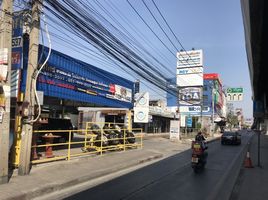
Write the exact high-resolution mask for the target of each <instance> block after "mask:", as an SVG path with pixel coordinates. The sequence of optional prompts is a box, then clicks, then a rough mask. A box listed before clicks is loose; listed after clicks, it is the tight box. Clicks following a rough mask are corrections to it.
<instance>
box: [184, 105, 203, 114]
mask: <svg viewBox="0 0 268 200" xmlns="http://www.w3.org/2000/svg"><path fill="white" fill-rule="evenodd" d="M180 112H181V113H195V112H201V106H180Z"/></svg>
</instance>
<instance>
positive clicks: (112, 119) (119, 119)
mask: <svg viewBox="0 0 268 200" xmlns="http://www.w3.org/2000/svg"><path fill="white" fill-rule="evenodd" d="M124 118H125V115H105V122H106V123H115V124H117V123H119V124H123V123H124Z"/></svg>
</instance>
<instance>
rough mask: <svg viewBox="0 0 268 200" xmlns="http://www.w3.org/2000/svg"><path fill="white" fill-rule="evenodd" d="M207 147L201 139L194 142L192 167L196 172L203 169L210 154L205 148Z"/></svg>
mask: <svg viewBox="0 0 268 200" xmlns="http://www.w3.org/2000/svg"><path fill="white" fill-rule="evenodd" d="M203 145H204V146H203ZM207 148H208V147H207V145H206V144H205V143H204V144H202V142H200V141H193V142H192V168H193V170H194V172H195V173H198V172H200V171H201V170H203V169H204V167H205V165H206V162H207V156H208V154H207V152H206V151H205V150H206V149H207Z"/></svg>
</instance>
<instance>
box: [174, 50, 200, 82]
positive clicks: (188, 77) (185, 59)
mask: <svg viewBox="0 0 268 200" xmlns="http://www.w3.org/2000/svg"><path fill="white" fill-rule="evenodd" d="M177 58H178V59H177V73H176V74H177V77H176V78H177V81H176V82H177V86H178V87H189V86H203V51H202V50H193V51H180V52H177Z"/></svg>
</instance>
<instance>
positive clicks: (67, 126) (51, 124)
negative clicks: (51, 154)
mask: <svg viewBox="0 0 268 200" xmlns="http://www.w3.org/2000/svg"><path fill="white" fill-rule="evenodd" d="M38 130H48V131H47V133H49V130H52V131H53V130H65V131H64V132H58V133H53V132H52V134H54V135H59V136H61V137H60V138H57V139H55V142H67V141H68V140H69V131H68V130H74V127H73V125H72V122H71V120H70V119H60V118H48V123H46V124H41V125H40V126H39V127H38ZM45 134H46V133H38V136H39V137H38V138H37V140H38V141H39V142H40V141H41V142H42V143H44V141H43V138H42V136H43V135H45ZM71 139H73V132H72V133H71Z"/></svg>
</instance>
